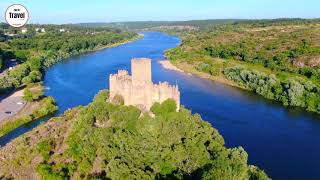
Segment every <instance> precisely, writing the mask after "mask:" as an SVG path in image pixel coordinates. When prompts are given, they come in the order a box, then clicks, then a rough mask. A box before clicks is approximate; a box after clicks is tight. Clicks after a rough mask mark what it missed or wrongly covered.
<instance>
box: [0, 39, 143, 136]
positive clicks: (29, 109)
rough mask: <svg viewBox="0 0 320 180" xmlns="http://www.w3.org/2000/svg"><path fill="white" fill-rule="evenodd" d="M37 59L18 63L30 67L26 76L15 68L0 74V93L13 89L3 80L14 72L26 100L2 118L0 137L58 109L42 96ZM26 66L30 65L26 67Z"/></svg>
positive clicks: (49, 98) (124, 41) (40, 65)
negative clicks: (10, 114)
mask: <svg viewBox="0 0 320 180" xmlns="http://www.w3.org/2000/svg"><path fill="white" fill-rule="evenodd" d="M141 38H143V34H138V35H135V36H132V37H130V38H127V39H124V40H120V41H119V42H114V43H112V44H107V45H104V46H100V45H97V46H95V47H94V48H92V49H87V50H84V51H81V52H79V53H78V54H79V55H80V54H84V53H90V52H94V51H99V50H103V49H106V48H112V47H117V46H120V45H122V44H126V43H129V42H133V41H136V40H139V39H141ZM0 51H1V49H0ZM78 54H72V55H69V56H66V57H63V58H59V57H57V58H56V60H54V63H57V62H59V61H62V60H64V59H66V58H68V57H71V56H75V55H78ZM26 58H27V59H28V58H29V57H26ZM38 60H39V59H38ZM38 60H36V62H34V61H33V60H30V61H31V62H30V63H28V61H26V62H25V63H22V64H20V65H18V66H24V67H23V68H22V71H28V70H27V69H29V68H30V69H31V70H30V71H31V72H30V74H29V75H28V76H26V75H27V74H26V73H25V72H23V73H22V74H21V73H19V72H15V71H16V70H15V69H14V70H13V71H11V72H9V71H8V72H4V75H2V76H0V85H1V86H0V94H1V91H2V90H4V89H5V90H4V92H7V93H9V92H10V91H12V90H13V89H11V90H9V91H8V90H6V89H7V88H4V89H3V85H5V83H6V82H5V81H6V75H8V76H10V74H11V73H14V74H15V75H14V76H15V78H20V81H21V82H20V83H22V84H20V83H19V82H16V84H15V86H16V88H22V87H25V88H24V90H23V91H24V93H25V94H24V98H26V100H27V101H28V102H27V104H26V105H25V106H24V107H23V108H22V109H21V110H20V111H19V112H18V113H17V114H15V115H13V116H11V117H8V118H6V119H5V120H3V121H2V122H0V138H1V137H2V136H4V135H6V134H8V133H10V132H11V131H13V130H15V129H16V128H18V127H20V126H22V125H24V124H26V123H29V122H32V121H36V120H39V119H41V118H43V117H46V116H50V115H53V114H54V113H55V112H56V111H57V110H58V107H57V106H56V104H55V101H54V99H53V97H45V96H43V92H42V89H43V86H42V84H41V81H40V80H41V79H42V74H43V73H45V68H44V67H43V66H44V64H43V62H40V61H38ZM41 61H45V60H41ZM50 65H51V64H50ZM27 66H30V67H27ZM33 66H37V67H33ZM16 68H18V71H19V69H20V68H21V67H16ZM32 69H37V70H36V71H33V70H32ZM40 69H42V70H40ZM40 71H41V72H40ZM33 72H36V73H34V74H35V76H37V77H36V78H29V76H30V75H31V74H32V73H33ZM6 73H7V74H6ZM17 76H18V77H17ZM1 78H2V79H1ZM28 78H29V79H28ZM25 79H28V80H27V82H24V81H26V80H25ZM1 80H2V82H1ZM37 81H40V83H35V82H37ZM34 83H35V84H34ZM35 86H38V87H37V88H38V89H40V91H41V92H39V91H38V92H35V91H33V92H32V91H30V87H33V88H34V87H35ZM2 92H3V91H2ZM26 92H27V94H26ZM37 93H40V94H38V95H36V96H37V97H35V98H34V97H32V96H34V95H35V94H37Z"/></svg>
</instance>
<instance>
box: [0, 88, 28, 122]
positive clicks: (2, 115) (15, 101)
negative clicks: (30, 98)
mask: <svg viewBox="0 0 320 180" xmlns="http://www.w3.org/2000/svg"><path fill="white" fill-rule="evenodd" d="M22 94H23V93H22V90H20V91H17V92H15V93H13V94H12V95H10V96H8V97H7V98H4V99H1V100H0V122H1V121H3V120H4V119H6V118H8V117H10V116H12V115H14V114H17V113H18V112H19V111H20V110H21V109H22V108H23V107H24V106H25V104H26V103H25V102H24V101H23V99H22ZM21 103H22V104H21ZM6 112H11V113H6Z"/></svg>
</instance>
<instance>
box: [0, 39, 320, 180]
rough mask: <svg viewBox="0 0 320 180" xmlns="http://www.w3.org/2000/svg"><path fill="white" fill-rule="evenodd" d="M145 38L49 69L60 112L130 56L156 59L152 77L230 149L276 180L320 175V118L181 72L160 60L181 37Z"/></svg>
mask: <svg viewBox="0 0 320 180" xmlns="http://www.w3.org/2000/svg"><path fill="white" fill-rule="evenodd" d="M144 35H145V36H144V39H142V40H138V41H135V42H131V43H128V44H124V45H121V46H118V47H115V48H109V49H104V50H101V51H98V52H93V53H88V54H85V55H81V56H77V57H73V58H70V59H68V60H66V61H63V62H61V63H58V64H56V65H54V66H52V67H51V68H50V69H49V70H48V71H47V73H46V76H45V81H44V82H45V86H46V87H47V90H46V92H45V94H46V95H48V96H53V97H54V98H55V99H56V101H57V103H58V106H59V108H60V109H59V114H61V113H63V112H64V111H65V110H66V109H68V108H72V107H75V106H78V105H87V104H88V103H90V102H91V101H92V98H93V97H94V95H95V94H96V93H97V92H98V91H99V90H101V89H105V88H108V86H109V80H108V77H109V74H110V73H116V72H117V70H118V69H126V70H129V72H130V60H131V58H134V57H137V58H139V57H147V58H151V59H152V60H153V62H152V75H153V81H154V82H159V81H168V82H170V83H171V84H176V83H177V84H178V85H179V88H180V92H181V104H182V105H183V106H185V107H186V108H188V109H190V110H192V112H193V113H199V114H200V115H201V116H202V118H203V119H204V120H207V121H208V122H210V123H211V124H212V125H213V126H214V127H215V128H217V129H218V130H219V132H220V134H222V136H223V137H224V139H225V142H226V146H227V147H236V146H242V147H243V148H244V149H245V150H246V151H247V152H248V154H249V163H250V164H254V165H257V166H259V167H260V168H262V169H264V170H265V171H266V172H267V174H268V175H269V176H270V177H272V178H273V179H320V116H319V115H315V114H313V113H307V112H304V111H303V110H299V109H288V108H285V107H282V106H281V105H280V104H278V103H275V102H271V101H268V100H265V99H264V98H262V97H260V96H258V95H255V94H254V93H252V92H248V91H244V90H241V89H238V88H234V87H230V86H227V85H223V84H220V83H216V82H212V81H210V80H206V79H201V78H198V77H196V76H192V75H187V74H184V73H180V72H175V71H171V70H166V69H164V68H162V66H161V65H160V64H159V63H157V61H158V60H160V59H163V58H164V56H163V53H164V51H165V50H167V49H170V48H173V47H176V46H178V45H179V43H180V39H179V38H177V37H175V36H170V35H166V34H162V33H144ZM46 120H47V119H43V120H41V121H37V122H33V123H30V124H28V125H26V126H23V127H20V128H18V129H17V130H15V131H14V132H12V133H10V134H8V135H7V136H5V137H3V138H1V139H0V145H1V144H2V145H3V144H5V143H7V142H9V141H10V140H11V139H12V138H14V137H17V136H19V135H21V134H22V133H24V132H26V131H29V130H30V129H32V128H33V127H35V126H37V125H38V124H39V123H41V122H43V121H46Z"/></svg>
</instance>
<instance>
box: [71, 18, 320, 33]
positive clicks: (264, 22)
mask: <svg viewBox="0 0 320 180" xmlns="http://www.w3.org/2000/svg"><path fill="white" fill-rule="evenodd" d="M310 22H320V19H299V18H294V19H290V18H283V19H261V20H260V19H257V20H249V19H208V20H190V21H131V22H112V23H79V24H73V25H75V26H84V27H111V28H120V29H125V30H132V31H139V30H145V29H147V30H148V29H155V28H157V27H169V26H178V27H182V26H187V27H190V26H193V27H195V28H196V29H200V30H206V29H208V28H210V27H212V26H215V25H223V24H255V25H261V26H268V25H285V24H305V23H310ZM169 29H170V28H169ZM188 29H189V28H187V30H188Z"/></svg>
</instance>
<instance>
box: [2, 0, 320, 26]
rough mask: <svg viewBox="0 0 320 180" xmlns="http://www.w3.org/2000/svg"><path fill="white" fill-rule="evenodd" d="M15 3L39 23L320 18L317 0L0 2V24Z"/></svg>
mask: <svg viewBox="0 0 320 180" xmlns="http://www.w3.org/2000/svg"><path fill="white" fill-rule="evenodd" d="M17 3H18V4H22V5H24V6H26V8H27V9H28V11H29V14H30V15H29V16H30V19H29V22H28V23H40V24H52V23H53V24H65V23H80V22H119V21H159V20H162V21H177V20H179V21H181V20H195V19H274V18H320V0H0V15H1V16H0V21H2V22H5V18H4V14H5V11H6V9H7V7H8V6H10V5H11V4H17Z"/></svg>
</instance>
